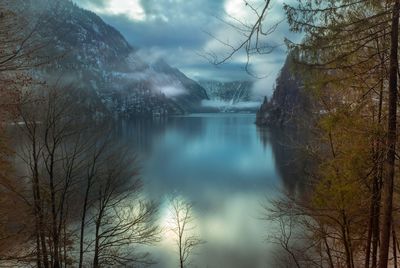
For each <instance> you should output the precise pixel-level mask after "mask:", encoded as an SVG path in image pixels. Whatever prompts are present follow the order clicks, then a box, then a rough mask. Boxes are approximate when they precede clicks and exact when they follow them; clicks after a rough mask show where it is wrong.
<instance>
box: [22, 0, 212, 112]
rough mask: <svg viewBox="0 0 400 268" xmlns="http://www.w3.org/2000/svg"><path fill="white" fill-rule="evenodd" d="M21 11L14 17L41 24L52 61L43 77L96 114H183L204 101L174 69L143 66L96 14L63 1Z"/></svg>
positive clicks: (198, 89)
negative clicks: (71, 91) (77, 95)
mask: <svg viewBox="0 0 400 268" xmlns="http://www.w3.org/2000/svg"><path fill="white" fill-rule="evenodd" d="M18 1H20V0H17V2H18ZM38 3H42V5H39V4H38ZM23 5H24V6H25V9H24V10H23V12H21V11H20V12H19V14H23V17H28V15H30V17H33V18H40V19H38V25H39V26H40V27H37V28H38V29H39V30H38V31H39V34H40V36H41V40H46V42H47V41H48V44H47V45H46V49H45V53H46V55H47V56H48V57H53V60H51V61H50V64H48V65H46V66H45V67H44V68H42V71H41V72H42V75H43V76H45V77H47V79H50V80H51V79H52V78H55V77H57V79H58V77H59V76H60V74H62V75H61V78H62V80H63V81H64V83H68V84H71V85H72V86H73V87H75V89H79V91H80V92H81V96H82V98H85V100H84V101H85V102H86V103H87V106H88V109H90V110H92V111H94V112H95V113H96V114H99V115H101V114H111V115H115V116H128V117H129V116H152V115H165V114H183V113H190V112H194V111H198V110H199V109H200V107H201V102H202V100H205V99H208V97H207V94H206V92H205V90H204V89H203V88H202V87H201V86H200V85H198V84H197V83H196V82H195V81H193V80H191V79H190V78H188V77H186V76H185V75H184V74H183V73H182V72H180V71H179V70H178V69H176V68H173V67H171V66H169V65H168V64H167V63H165V62H164V61H162V60H160V61H157V62H155V63H146V61H145V60H144V59H142V58H140V57H139V56H138V55H137V53H136V49H135V48H133V47H132V46H131V45H130V44H129V43H128V42H127V41H126V39H125V38H124V37H123V36H122V35H121V33H120V32H118V31H117V30H116V29H114V28H113V27H111V26H110V25H108V24H106V23H105V22H104V21H103V20H102V19H101V18H100V17H99V16H97V15H96V14H95V13H93V12H90V11H87V10H84V9H82V8H79V7H78V6H76V5H75V4H74V3H72V2H71V1H66V0H53V1H48V0H37V1H32V0H30V1H26V2H24V3H23ZM38 6H40V8H39V7H38ZM19 8H20V7H19ZM81 101H83V100H81Z"/></svg>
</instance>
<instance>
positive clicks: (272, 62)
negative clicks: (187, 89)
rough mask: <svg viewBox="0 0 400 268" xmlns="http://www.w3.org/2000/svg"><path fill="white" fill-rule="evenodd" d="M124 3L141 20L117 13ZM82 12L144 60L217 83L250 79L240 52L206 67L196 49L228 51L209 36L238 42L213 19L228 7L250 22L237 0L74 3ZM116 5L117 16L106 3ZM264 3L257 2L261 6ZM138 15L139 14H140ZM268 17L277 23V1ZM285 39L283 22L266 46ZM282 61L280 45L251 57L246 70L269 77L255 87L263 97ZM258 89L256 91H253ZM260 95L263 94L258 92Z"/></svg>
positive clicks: (89, 0) (87, 0) (283, 50)
mask: <svg viewBox="0 0 400 268" xmlns="http://www.w3.org/2000/svg"><path fill="white" fill-rule="evenodd" d="M126 1H132V2H130V3H133V2H134V3H135V4H136V5H137V6H138V7H140V9H141V10H139V11H140V12H142V13H143V17H140V18H133V17H132V16H130V15H129V11H132V10H126V13H121V12H120V11H121V10H124V5H125V3H126V5H128V4H127V3H128V2H126ZM75 2H77V3H78V4H79V5H81V6H82V7H84V8H90V9H92V10H93V11H95V12H97V13H98V14H99V15H100V16H101V17H102V18H103V19H104V20H105V21H106V22H107V23H109V24H110V25H112V26H114V27H115V28H117V29H118V30H119V31H120V32H121V33H122V34H123V35H124V36H125V37H126V39H127V40H128V41H129V42H130V43H131V44H132V46H133V47H135V48H137V49H138V53H140V54H141V55H142V56H143V57H145V58H148V59H156V58H158V57H162V58H164V59H165V60H166V61H167V62H168V63H169V64H170V65H172V66H174V67H177V68H179V69H180V70H181V71H183V72H184V73H186V74H187V75H189V76H190V77H192V78H194V79H198V80H199V79H216V80H221V81H232V80H239V79H242V80H250V79H253V77H251V76H249V75H248V74H246V72H245V71H244V67H245V62H246V60H245V55H244V54H243V53H239V54H238V55H237V56H236V57H234V58H233V59H231V60H230V61H228V62H227V64H224V65H222V66H219V67H216V66H213V65H212V64H210V63H209V62H208V61H207V60H206V59H205V58H204V57H201V56H199V52H201V51H213V52H215V53H216V54H217V55H219V56H223V55H226V54H227V53H228V52H229V49H228V48H227V47H224V46H222V45H221V43H219V42H217V41H215V39H213V38H212V37H211V36H210V35H209V34H207V33H211V34H212V35H215V36H218V38H220V39H221V40H223V41H226V42H229V43H231V44H237V43H239V42H240V38H241V37H240V35H238V34H237V33H235V31H234V30H233V29H232V28H231V27H229V26H227V25H226V24H224V23H222V22H221V21H220V20H218V19H217V18H224V16H226V12H227V11H228V12H229V11H231V10H227V7H228V8H231V9H232V8H233V11H234V12H236V13H237V14H234V15H239V16H241V15H243V16H245V17H243V18H242V19H244V20H249V21H251V20H252V19H254V17H251V16H248V15H247V14H251V13H250V12H248V13H246V11H248V10H247V9H246V6H245V5H244V4H243V2H242V0H225V1H223V0H218V1H217V0H192V1H186V0H125V1H124V0H75ZM112 2H113V4H116V3H117V5H119V10H118V11H119V12H110V10H109V9H107V7H109V5H110V3H112ZM262 2H263V1H261V0H260V3H262ZM142 13H141V14H142ZM271 15H272V16H271V17H272V18H274V19H275V21H277V20H281V19H283V18H284V13H283V9H282V5H281V1H278V2H277V3H276V4H275V6H274V7H273V8H272V10H271ZM285 37H289V38H290V39H296V38H298V37H297V36H295V35H293V34H292V33H291V32H290V31H289V26H288V25H287V23H285V22H283V23H281V25H280V26H279V27H278V29H277V31H275V33H274V34H272V35H271V36H269V37H268V42H269V43H271V44H274V45H279V44H283V40H284V38H285ZM285 57H286V47H285V46H284V45H281V46H279V47H278V48H277V49H276V50H274V51H273V52H272V53H271V54H268V55H262V56H258V57H257V58H254V59H252V62H251V67H252V70H253V71H254V73H255V74H259V75H265V74H269V77H268V78H267V79H264V80H263V81H261V82H258V84H262V85H263V86H262V88H265V92H268V93H265V94H270V92H271V88H272V86H273V83H274V81H275V77H276V75H277V74H278V72H279V70H280V68H281V66H282V65H283V61H284V59H285ZM257 91H260V89H257ZM261 95H263V94H262V93H261Z"/></svg>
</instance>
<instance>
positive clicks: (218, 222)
mask: <svg viewBox="0 0 400 268" xmlns="http://www.w3.org/2000/svg"><path fill="white" fill-rule="evenodd" d="M254 120H255V116H254V115H241V114H201V115H200V114H199V115H189V116H182V117H170V118H166V119H146V120H143V119H142V120H135V121H131V122H124V123H121V125H120V127H119V128H118V130H117V132H118V135H119V138H120V139H121V140H123V141H124V142H126V143H127V144H128V146H129V147H130V148H131V149H132V150H133V151H135V152H136V153H137V155H138V157H139V162H140V166H141V177H142V179H143V181H144V184H145V193H146V194H147V195H148V196H149V197H150V198H153V199H156V200H161V203H162V205H161V209H160V210H161V211H160V218H161V220H160V221H161V224H165V226H167V227H168V223H167V222H168V219H167V217H168V213H167V211H168V207H167V205H166V203H167V202H166V198H167V197H168V196H170V195H180V196H182V197H183V198H184V199H185V200H187V201H189V202H193V203H194V209H193V214H194V216H195V223H196V225H197V233H198V234H199V235H200V236H201V238H202V239H204V240H205V241H207V243H206V244H204V245H202V246H200V247H199V248H198V250H197V251H196V254H195V255H194V256H193V258H192V264H191V265H190V266H189V267H216V268H225V267H227V268H228V267H229V268H234V267H238V268H242V267H243V268H253V267H254V268H257V267H274V266H275V265H274V263H275V258H274V256H276V251H277V250H278V249H277V248H274V247H275V246H273V245H271V244H269V243H267V242H266V237H267V236H268V235H269V234H270V232H274V229H273V228H272V227H271V225H270V224H269V223H267V222H265V221H263V220H260V217H261V216H262V207H261V204H262V203H265V202H266V200H268V199H272V198H274V197H275V196H277V195H278V194H279V190H280V189H284V188H288V187H289V188H290V187H291V185H292V182H291V181H287V180H286V181H285V179H284V178H283V175H282V174H284V173H285V172H284V170H285V168H287V167H284V166H282V165H279V163H278V162H279V161H282V160H277V158H284V153H282V150H283V151H284V149H282V146H280V145H279V144H277V143H276V142H275V141H274V139H275V138H274V137H273V135H271V134H270V133H268V131H265V130H264V131H263V130H260V129H257V127H256V126H255V124H254ZM150 251H151V253H152V254H153V257H154V258H155V259H156V260H157V262H158V264H157V265H155V267H166V268H169V267H177V264H178V262H177V261H178V260H177V252H176V250H175V244H174V242H173V237H172V235H168V234H166V235H164V236H163V241H162V242H160V244H159V245H158V246H157V247H156V248H153V249H150Z"/></svg>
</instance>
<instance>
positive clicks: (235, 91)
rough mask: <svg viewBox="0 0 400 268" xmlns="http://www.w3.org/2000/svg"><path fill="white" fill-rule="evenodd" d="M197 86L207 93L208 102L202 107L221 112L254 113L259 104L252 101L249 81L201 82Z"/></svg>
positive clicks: (251, 83)
mask: <svg viewBox="0 0 400 268" xmlns="http://www.w3.org/2000/svg"><path fill="white" fill-rule="evenodd" d="M199 84H200V85H201V86H202V87H204V89H205V90H206V92H207V95H208V97H209V98H210V100H209V101H203V106H205V107H210V108H214V109H218V110H219V111H222V112H233V111H252V112H254V111H256V110H257V108H258V106H259V102H258V101H254V100H253V99H252V93H251V91H252V87H253V82H251V81H232V82H220V81H213V80H201V81H199Z"/></svg>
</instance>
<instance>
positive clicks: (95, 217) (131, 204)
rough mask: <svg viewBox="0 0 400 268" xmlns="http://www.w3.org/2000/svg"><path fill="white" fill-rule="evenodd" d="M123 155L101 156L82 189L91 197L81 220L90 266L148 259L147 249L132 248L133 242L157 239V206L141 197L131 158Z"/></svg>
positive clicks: (131, 263)
mask: <svg viewBox="0 0 400 268" xmlns="http://www.w3.org/2000/svg"><path fill="white" fill-rule="evenodd" d="M126 155H128V154H126V153H123V150H115V151H113V152H112V153H105V156H101V157H104V158H103V159H102V160H100V161H101V162H100V163H102V164H101V166H99V168H98V169H97V170H96V175H95V176H94V177H93V178H94V179H95V180H96V182H95V183H94V184H92V185H91V186H90V188H87V189H89V190H86V194H85V200H90V199H91V200H90V202H86V204H87V205H89V204H90V207H87V208H86V209H87V211H86V212H85V213H86V214H87V215H90V217H89V219H88V221H87V222H84V221H82V223H81V224H84V225H86V228H89V229H91V230H92V233H90V232H89V233H88V239H86V240H88V242H87V243H86V244H87V245H86V248H87V249H86V250H85V251H91V252H93V255H92V256H93V267H103V266H110V265H125V266H126V265H133V264H137V263H151V260H150V259H149V255H148V254H147V253H139V252H136V246H138V245H152V244H154V243H155V242H157V241H158V240H159V233H160V232H159V229H158V226H157V225H156V224H155V217H156V214H157V210H158V209H157V208H158V206H157V204H156V203H154V202H149V201H146V200H145V199H144V198H143V197H141V189H142V183H141V181H140V180H139V179H138V178H137V170H136V169H135V168H134V160H133V159H129V158H128V157H126ZM89 185H90V181H88V186H89ZM81 241H83V238H81ZM81 243H82V242H81ZM82 254H83V253H82ZM80 262H81V261H80Z"/></svg>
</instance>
